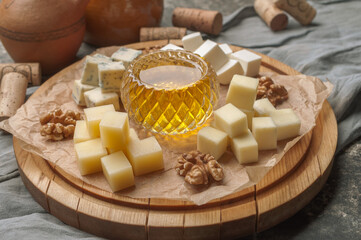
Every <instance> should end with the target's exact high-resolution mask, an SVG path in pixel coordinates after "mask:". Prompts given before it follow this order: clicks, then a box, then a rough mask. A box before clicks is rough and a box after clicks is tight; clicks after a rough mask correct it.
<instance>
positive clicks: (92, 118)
mask: <svg viewBox="0 0 361 240" xmlns="http://www.w3.org/2000/svg"><path fill="white" fill-rule="evenodd" d="M114 111H115V109H114V105H113V104H109V105H104V106H98V107H92V108H85V109H84V114H85V121H86V125H87V127H88V131H89V135H90V137H92V138H98V137H99V136H100V131H99V123H100V121H101V120H102V118H103V115H104V114H105V113H106V112H114Z"/></svg>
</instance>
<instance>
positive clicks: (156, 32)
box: [140, 27, 187, 42]
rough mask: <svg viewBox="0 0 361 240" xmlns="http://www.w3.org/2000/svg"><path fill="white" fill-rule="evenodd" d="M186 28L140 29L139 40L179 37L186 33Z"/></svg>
mask: <svg viewBox="0 0 361 240" xmlns="http://www.w3.org/2000/svg"><path fill="white" fill-rule="evenodd" d="M186 32H187V29H186V28H178V27H154V28H146V27H143V28H141V29H140V41H141V42H145V41H152V40H163V39H181V38H183V37H184V36H185V35H186Z"/></svg>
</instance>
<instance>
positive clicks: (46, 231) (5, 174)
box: [0, 0, 361, 239]
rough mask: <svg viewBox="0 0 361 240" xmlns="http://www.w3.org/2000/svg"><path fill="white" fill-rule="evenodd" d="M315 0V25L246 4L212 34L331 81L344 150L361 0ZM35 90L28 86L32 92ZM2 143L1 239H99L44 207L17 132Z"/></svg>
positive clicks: (360, 75) (351, 125)
mask: <svg viewBox="0 0 361 240" xmlns="http://www.w3.org/2000/svg"><path fill="white" fill-rule="evenodd" d="M310 2H311V4H312V5H313V6H314V7H315V8H316V9H317V16H316V18H315V19H314V21H313V23H312V25H310V26H307V27H304V26H301V25H299V24H298V23H297V22H296V21H294V20H293V19H292V18H290V19H289V25H288V28H287V29H286V30H284V31H280V32H272V31H271V30H270V29H269V28H268V27H267V26H266V25H265V24H264V22H263V21H262V20H261V19H260V18H259V17H258V16H256V14H255V12H254V9H253V7H246V8H241V9H238V10H237V11H235V12H234V13H233V14H232V15H230V16H228V17H225V19H224V20H225V21H224V26H225V29H226V30H225V31H223V32H222V33H221V35H220V36H218V37H217V38H213V39H214V40H216V41H218V42H222V43H230V44H234V45H239V46H242V47H247V48H250V49H253V50H256V51H258V52H261V53H263V54H267V55H268V56H270V57H272V58H275V59H277V60H279V61H281V62H284V63H286V64H287V65H289V66H291V67H293V68H294V69H296V70H298V71H299V72H301V73H303V74H307V75H313V76H316V77H319V78H320V79H322V80H323V81H330V82H332V83H333V84H334V86H335V88H334V91H333V93H332V95H331V96H330V97H329V98H328V100H329V102H330V103H331V105H332V107H333V109H334V111H335V114H336V117H337V120H338V132H339V139H338V148H337V151H339V150H341V149H342V148H344V147H345V146H346V145H347V144H348V143H350V142H351V141H353V140H354V139H356V138H357V137H359V136H360V133H361V131H360V128H361V121H360V117H361V104H360V98H361V91H360V88H361V14H360V12H361V2H360V1H335V0H334V1H332V0H328V1H327V0H319V1H310ZM225 3H226V1H225ZM35 89H36V88H29V89H28V96H29V95H31V93H32V92H33V91H34V90H35ZM0 146H1V152H0V239H79V238H86V239H98V238H97V237H94V236H92V235H90V234H88V233H85V232H82V231H80V230H78V229H75V228H72V227H70V226H67V225H65V224H64V223H62V222H61V221H59V220H58V219H57V218H55V217H53V216H52V215H50V214H48V213H47V212H46V211H45V210H44V209H42V208H41V207H40V206H39V205H38V204H37V203H36V202H35V201H34V200H33V198H32V197H31V195H30V194H29V193H28V191H27V190H26V188H25V186H24V184H23V183H22V181H21V179H20V177H19V172H18V170H17V165H16V160H15V156H14V153H13V147H12V136H11V135H9V134H7V133H5V132H3V131H1V132H0ZM336 160H337V159H336Z"/></svg>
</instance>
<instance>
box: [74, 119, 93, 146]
mask: <svg viewBox="0 0 361 240" xmlns="http://www.w3.org/2000/svg"><path fill="white" fill-rule="evenodd" d="M90 139H91V136H90V134H89V131H88V127H87V125H86V121H85V120H78V121H76V124H75V130H74V136H73V140H74V143H80V142H85V141H88V140H90Z"/></svg>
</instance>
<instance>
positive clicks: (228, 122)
mask: <svg viewBox="0 0 361 240" xmlns="http://www.w3.org/2000/svg"><path fill="white" fill-rule="evenodd" d="M214 121H215V126H217V128H218V129H219V130H222V131H224V132H225V133H227V134H228V136H230V137H237V136H239V135H242V134H243V133H246V132H247V130H248V124H247V116H246V114H244V113H243V112H242V111H241V110H239V109H238V108H236V107H235V106H233V105H232V104H230V103H229V104H226V105H224V106H223V107H221V108H219V109H217V110H216V111H214Z"/></svg>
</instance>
